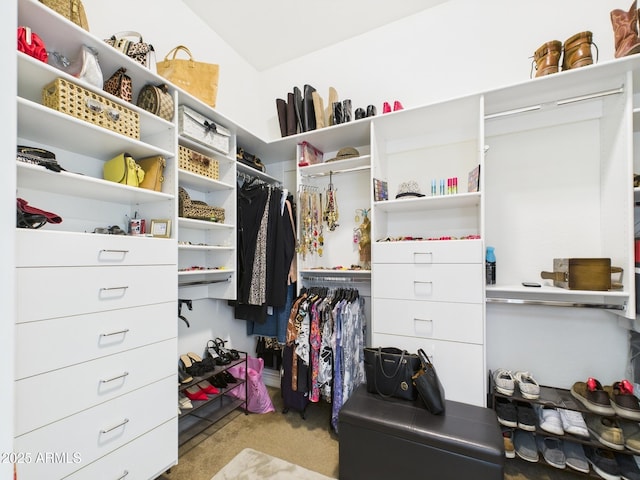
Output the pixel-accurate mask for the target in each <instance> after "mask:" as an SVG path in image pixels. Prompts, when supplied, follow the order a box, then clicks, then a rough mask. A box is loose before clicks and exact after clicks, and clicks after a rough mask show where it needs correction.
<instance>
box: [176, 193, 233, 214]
mask: <svg viewBox="0 0 640 480" xmlns="http://www.w3.org/2000/svg"><path fill="white" fill-rule="evenodd" d="M178 216H180V217H184V218H195V219H198V220H209V221H211V222H218V223H223V222H224V208H221V207H212V206H211V205H207V204H206V203H205V202H201V201H199V200H191V198H190V197H189V193H188V192H187V191H186V190H185V189H184V188H182V187H178Z"/></svg>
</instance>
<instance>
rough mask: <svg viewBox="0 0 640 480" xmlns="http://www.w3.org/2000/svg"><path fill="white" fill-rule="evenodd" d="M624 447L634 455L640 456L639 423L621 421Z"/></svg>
mask: <svg viewBox="0 0 640 480" xmlns="http://www.w3.org/2000/svg"><path fill="white" fill-rule="evenodd" d="M619 424H620V428H621V429H622V436H623V437H624V446H625V447H627V448H628V449H629V450H631V451H632V452H634V453H637V454H640V425H638V423H637V422H627V421H624V420H622V421H620V422H619Z"/></svg>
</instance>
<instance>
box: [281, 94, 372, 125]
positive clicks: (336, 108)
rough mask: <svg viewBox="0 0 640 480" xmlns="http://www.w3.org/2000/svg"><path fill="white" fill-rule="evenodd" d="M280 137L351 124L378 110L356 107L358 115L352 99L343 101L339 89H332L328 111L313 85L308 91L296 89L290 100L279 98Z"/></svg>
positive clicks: (288, 96)
mask: <svg viewBox="0 0 640 480" xmlns="http://www.w3.org/2000/svg"><path fill="white" fill-rule="evenodd" d="M276 109H277V111H278V122H279V124H280V134H281V135H282V136H283V137H287V136H289V135H296V134H297V133H303V132H309V131H311V130H317V129H320V128H324V127H328V126H331V125H339V124H341V123H347V122H350V121H351V120H353V119H354V118H355V120H358V119H360V118H365V117H373V116H374V115H375V114H376V107H375V106H374V105H369V106H368V107H367V109H366V110H365V109H363V108H356V110H355V112H354V111H353V107H352V105H351V100H350V99H346V100H344V101H340V100H339V99H338V92H337V91H336V89H335V88H333V87H329V98H328V105H327V108H326V109H325V107H324V100H323V98H322V97H321V96H320V94H319V93H318V92H317V91H316V89H315V88H313V87H312V86H311V85H305V86H304V91H301V90H300V89H299V88H298V87H293V92H289V93H288V94H287V100H286V101H285V100H284V99H283V98H276Z"/></svg>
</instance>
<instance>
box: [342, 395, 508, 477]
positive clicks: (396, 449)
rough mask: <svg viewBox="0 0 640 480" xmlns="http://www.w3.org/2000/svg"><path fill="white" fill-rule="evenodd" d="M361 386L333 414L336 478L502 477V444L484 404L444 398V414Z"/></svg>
mask: <svg viewBox="0 0 640 480" xmlns="http://www.w3.org/2000/svg"><path fill="white" fill-rule="evenodd" d="M420 402H421V401H420V400H417V401H416V402H408V401H406V400H398V399H386V398H382V397H381V396H380V395H376V394H373V393H368V392H367V389H366V385H365V384H362V385H360V386H359V387H358V388H357V389H356V391H355V392H354V393H353V394H352V395H351V397H349V399H348V400H347V402H345V404H344V405H343V406H342V409H341V410H340V414H339V417H338V435H339V452H340V467H339V469H340V476H339V478H340V480H352V479H353V480H361V479H363V478H366V479H367V480H372V479H378V478H379V479H385V480H388V479H390V478H420V479H434V480H463V479H473V480H503V479H504V458H505V457H504V443H503V439H502V433H501V430H500V426H499V424H498V421H497V419H496V414H495V412H494V411H493V410H491V409H489V408H483V407H477V406H474V405H468V404H465V403H460V402H454V401H450V400H447V402H446V412H445V413H444V415H432V414H431V413H429V412H428V411H427V409H426V408H425V407H424V406H423V405H422V404H421V403H420Z"/></svg>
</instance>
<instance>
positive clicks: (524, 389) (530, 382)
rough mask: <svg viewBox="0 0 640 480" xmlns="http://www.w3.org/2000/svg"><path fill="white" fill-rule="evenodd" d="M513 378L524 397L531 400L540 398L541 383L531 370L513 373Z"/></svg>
mask: <svg viewBox="0 0 640 480" xmlns="http://www.w3.org/2000/svg"><path fill="white" fill-rule="evenodd" d="M513 379H514V380H515V383H516V385H518V389H519V390H520V393H521V394H522V396H523V397H524V398H527V399H529V400H535V399H536V398H540V385H538V382H537V381H536V379H535V378H533V376H532V375H531V374H530V373H529V372H516V373H514V374H513Z"/></svg>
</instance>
